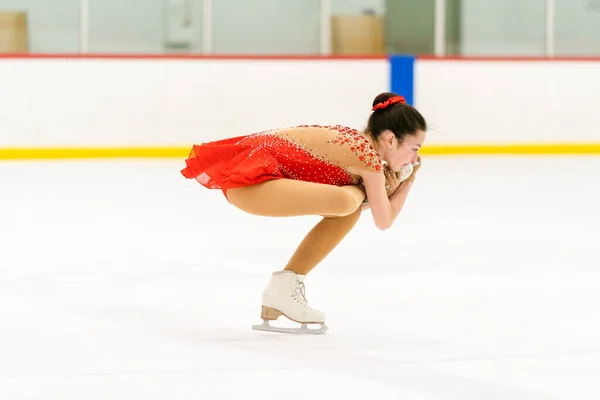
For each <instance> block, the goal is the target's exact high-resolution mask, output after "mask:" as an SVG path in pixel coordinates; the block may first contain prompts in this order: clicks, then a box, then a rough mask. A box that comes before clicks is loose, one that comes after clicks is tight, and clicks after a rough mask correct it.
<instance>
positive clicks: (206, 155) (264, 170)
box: [181, 125, 383, 194]
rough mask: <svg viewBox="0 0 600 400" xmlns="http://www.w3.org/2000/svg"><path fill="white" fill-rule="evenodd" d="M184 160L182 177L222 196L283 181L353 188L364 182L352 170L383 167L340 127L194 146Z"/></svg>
mask: <svg viewBox="0 0 600 400" xmlns="http://www.w3.org/2000/svg"><path fill="white" fill-rule="evenodd" d="M185 162H186V167H185V168H184V169H183V170H181V173H182V174H183V176H184V177H186V178H188V179H196V180H197V181H198V182H200V183H201V184H202V185H203V186H205V187H207V188H209V189H221V190H223V192H224V193H225V194H226V191H227V189H230V188H238V187H243V186H248V185H254V184H257V183H261V182H265V181H268V180H272V179H281V178H288V179H295V180H302V181H308V182H315V183H325V184H330V185H336V186H343V185H356V184H361V183H362V179H361V177H360V175H358V174H356V171H358V170H362V169H365V168H368V169H372V170H375V171H381V170H382V168H383V165H382V161H381V158H380V156H379V154H377V152H375V150H374V149H373V147H372V146H371V143H370V142H369V141H368V140H367V138H366V137H365V136H364V134H362V133H360V132H358V131H357V130H355V129H351V128H348V127H344V126H339V125H337V126H318V125H301V126H297V127H294V128H287V129H277V130H272V131H266V132H259V133H253V134H250V135H245V136H238V137H234V138H229V139H224V140H218V141H213V142H208V143H203V144H199V145H194V146H193V148H192V151H191V153H190V155H189V158H188V159H186V161H185Z"/></svg>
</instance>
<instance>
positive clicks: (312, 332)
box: [252, 320, 329, 335]
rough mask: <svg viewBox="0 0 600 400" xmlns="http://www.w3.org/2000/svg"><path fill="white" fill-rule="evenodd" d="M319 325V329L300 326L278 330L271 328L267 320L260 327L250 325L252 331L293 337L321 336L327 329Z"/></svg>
mask: <svg viewBox="0 0 600 400" xmlns="http://www.w3.org/2000/svg"><path fill="white" fill-rule="evenodd" d="M319 325H320V326H321V327H320V328H319V329H309V328H308V324H302V326H301V327H300V328H280V327H276V326H271V325H270V324H269V321H268V320H263V323H262V324H260V325H252V329H253V330H255V331H264V332H276V333H291V334H295V335H322V334H324V333H325V332H327V329H329V328H327V326H326V325H325V324H323V323H320V324H319Z"/></svg>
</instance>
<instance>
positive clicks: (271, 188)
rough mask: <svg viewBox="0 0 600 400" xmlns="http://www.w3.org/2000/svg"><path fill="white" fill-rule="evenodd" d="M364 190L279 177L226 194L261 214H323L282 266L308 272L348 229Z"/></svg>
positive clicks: (237, 204)
mask: <svg viewBox="0 0 600 400" xmlns="http://www.w3.org/2000/svg"><path fill="white" fill-rule="evenodd" d="M364 196H365V195H364V192H363V191H362V190H361V189H360V188H358V187H356V186H342V187H338V186H333V185H323V184H318V183H311V182H302V181H295V180H290V179H281V180H275V181H268V182H264V183H261V184H258V185H254V186H249V187H244V188H240V189H230V190H228V191H227V197H228V198H229V201H231V203H232V204H234V205H235V206H236V207H238V208H240V209H241V210H243V211H246V212H249V213H251V214H255V215H262V216H299V215H322V216H325V217H324V218H323V220H321V222H319V223H318V224H317V225H316V226H315V227H314V228H313V229H312V230H311V231H310V232H309V233H308V234H307V235H306V237H305V238H304V240H303V241H302V243H300V246H299V247H298V249H297V250H296V252H295V253H294V255H293V256H292V258H291V259H290V260H289V262H288V264H287V265H286V267H285V269H286V270H290V271H294V272H296V273H297V274H299V275H306V274H308V273H309V272H310V271H311V270H312V269H313V268H314V267H315V266H316V265H317V264H318V263H320V262H321V261H322V260H323V259H324V258H325V257H326V256H327V255H328V254H329V253H330V252H331V251H332V250H333V249H334V248H335V247H336V246H337V245H338V244H339V243H340V242H341V241H342V239H343V238H344V237H345V236H346V235H347V234H348V232H350V230H351V229H352V228H353V227H354V225H355V224H356V222H357V221H358V218H359V217H360V212H361V208H360V205H361V203H362V201H363V200H364Z"/></svg>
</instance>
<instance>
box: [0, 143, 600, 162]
mask: <svg viewBox="0 0 600 400" xmlns="http://www.w3.org/2000/svg"><path fill="white" fill-rule="evenodd" d="M190 150H191V145H190V146H189V147H93V148H85V147H81V148H56V147H49V148H0V160H60V159H110V158H185V157H187V156H188V155H189V154H190ZM420 153H421V154H423V155H439V156H444V155H600V143H580V144H574V143H564V144H560V143H552V144H490V145H470V144H466V145H450V144H448V145H445V144H444V145H426V146H424V147H423V149H422V150H421V151H420Z"/></svg>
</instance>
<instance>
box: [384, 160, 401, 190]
mask: <svg viewBox="0 0 600 400" xmlns="http://www.w3.org/2000/svg"><path fill="white" fill-rule="evenodd" d="M383 175H384V176H385V191H386V193H387V196H388V197H390V196H391V195H392V194H394V192H395V191H396V189H398V186H400V176H399V174H398V173H396V172H394V171H392V169H391V168H390V166H389V165H387V164H384V166H383Z"/></svg>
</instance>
